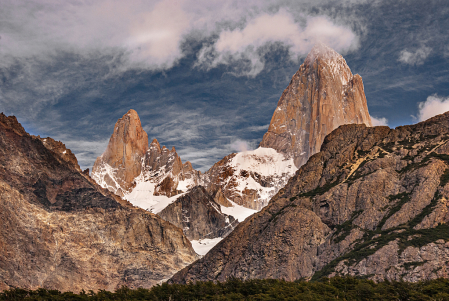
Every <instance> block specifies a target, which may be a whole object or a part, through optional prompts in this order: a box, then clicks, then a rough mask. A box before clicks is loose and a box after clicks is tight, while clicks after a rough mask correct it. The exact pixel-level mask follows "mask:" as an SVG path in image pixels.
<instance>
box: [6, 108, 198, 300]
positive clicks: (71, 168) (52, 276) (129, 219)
mask: <svg viewBox="0 0 449 301" xmlns="http://www.w3.org/2000/svg"><path fill="white" fill-rule="evenodd" d="M130 117H131V116H130ZM124 145H125V147H124V149H128V148H127V147H126V143H125V144H124ZM131 149H132V148H131ZM122 162H126V160H125V161H122ZM125 165H126V164H125ZM0 219H1V221H2V222H1V223H0V291H1V290H4V289H8V288H13V287H20V288H26V289H37V288H40V287H42V288H47V289H57V290H61V291H75V292H79V291H81V290H83V289H84V290H86V291H87V290H94V291H96V290H100V289H105V290H110V291H113V290H115V289H117V288H119V287H121V286H122V285H126V286H129V287H134V288H137V287H146V288H149V287H151V286H153V285H155V284H157V283H160V282H161V281H163V280H165V279H168V278H169V277H170V276H172V275H173V274H174V273H175V272H176V271H178V270H179V269H180V268H182V267H184V266H186V265H187V264H189V263H191V262H193V261H194V260H195V259H197V258H198V256H197V255H196V253H195V252H194V250H193V249H192V245H191V243H190V242H189V240H188V239H187V237H186V236H185V235H184V234H183V232H182V230H181V229H179V228H178V227H175V226H174V225H172V224H170V223H168V222H166V221H164V220H163V219H161V218H160V217H159V216H157V215H154V214H151V213H149V212H147V211H144V210H142V209H138V208H134V207H133V206H132V205H131V204H129V203H128V202H126V201H124V200H122V199H120V198H119V197H118V196H116V195H114V194H112V193H111V192H109V191H108V190H106V189H102V188H101V187H100V186H98V185H97V184H96V183H95V182H94V181H93V180H92V179H91V178H89V176H88V175H86V174H84V173H82V172H81V171H80V169H79V166H78V164H77V163H76V158H75V157H74V156H72V155H71V152H70V150H68V149H66V148H65V146H64V145H63V144H62V143H60V142H58V141H55V140H53V139H51V138H39V137H35V136H31V135H29V134H28V133H26V132H25V130H24V129H23V127H22V126H21V125H20V124H19V123H18V122H17V120H16V118H15V117H13V116H11V117H6V116H5V115H3V114H0Z"/></svg>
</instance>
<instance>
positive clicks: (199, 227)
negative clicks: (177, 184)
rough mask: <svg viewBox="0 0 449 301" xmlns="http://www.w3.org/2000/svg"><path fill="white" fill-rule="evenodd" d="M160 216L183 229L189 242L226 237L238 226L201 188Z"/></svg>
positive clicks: (177, 201)
mask: <svg viewBox="0 0 449 301" xmlns="http://www.w3.org/2000/svg"><path fill="white" fill-rule="evenodd" d="M158 215H159V216H160V217H162V218H163V219H164V220H166V221H168V222H170V223H172V224H173V225H175V226H177V227H179V228H181V229H183V231H184V234H185V235H186V236H187V238H188V239H189V240H198V239H205V238H215V237H226V236H227V235H228V234H229V233H230V232H231V231H232V230H234V228H235V227H236V226H237V225H238V221H237V220H235V219H234V217H232V216H229V215H226V214H224V213H222V212H221V209H220V205H218V204H217V203H216V202H215V201H214V199H213V198H212V197H211V196H210V195H209V194H208V193H207V191H206V190H205V189H204V188H203V187H201V186H196V187H194V188H193V189H191V190H190V191H189V192H188V193H187V194H185V195H183V196H181V197H179V198H178V199H177V200H176V201H175V202H173V203H171V204H170V205H168V206H167V207H166V208H165V209H164V210H162V211H161V212H159V213H158Z"/></svg>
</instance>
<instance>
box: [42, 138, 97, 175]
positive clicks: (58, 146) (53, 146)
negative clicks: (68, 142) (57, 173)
mask: <svg viewBox="0 0 449 301" xmlns="http://www.w3.org/2000/svg"><path fill="white" fill-rule="evenodd" d="M36 138H38V139H40V140H41V141H42V143H43V144H44V146H45V147H46V148H48V149H49V150H51V151H53V152H54V153H55V154H57V155H58V156H60V157H61V158H62V159H63V160H64V161H66V162H68V163H70V164H71V165H72V166H73V167H74V168H75V169H76V170H77V171H81V168H80V166H79V165H78V160H77V159H76V157H75V155H74V154H73V153H72V151H71V150H70V149H68V148H66V146H65V144H64V143H62V142H61V141H56V140H54V139H52V138H50V137H47V138H41V137H39V136H37V137H36ZM87 174H89V172H88V173H87Z"/></svg>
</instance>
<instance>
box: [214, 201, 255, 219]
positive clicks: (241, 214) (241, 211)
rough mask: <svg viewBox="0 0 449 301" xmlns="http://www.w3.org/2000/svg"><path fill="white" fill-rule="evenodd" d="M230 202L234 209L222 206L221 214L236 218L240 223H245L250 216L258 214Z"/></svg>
mask: <svg viewBox="0 0 449 301" xmlns="http://www.w3.org/2000/svg"><path fill="white" fill-rule="evenodd" d="M228 201H229V202H230V203H231V204H232V207H225V206H221V212H223V213H224V214H227V215H230V216H232V217H234V218H235V219H236V220H238V221H239V223H241V222H243V221H244V220H245V219H246V218H247V217H248V216H251V215H253V214H254V213H256V212H258V211H257V210H253V209H249V208H246V207H243V206H240V205H238V204H236V203H234V202H233V201H231V200H228Z"/></svg>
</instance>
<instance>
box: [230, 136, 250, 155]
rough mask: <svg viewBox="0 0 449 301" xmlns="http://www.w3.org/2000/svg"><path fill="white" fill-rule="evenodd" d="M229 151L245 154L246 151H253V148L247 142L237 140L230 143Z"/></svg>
mask: <svg viewBox="0 0 449 301" xmlns="http://www.w3.org/2000/svg"><path fill="white" fill-rule="evenodd" d="M230 146H231V149H232V150H233V151H238V152H246V151H248V150H253V149H254V147H253V146H251V145H250V143H249V142H248V141H245V140H240V139H237V140H235V141H234V142H232V143H231V145H230Z"/></svg>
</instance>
